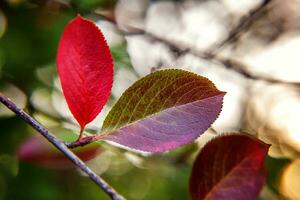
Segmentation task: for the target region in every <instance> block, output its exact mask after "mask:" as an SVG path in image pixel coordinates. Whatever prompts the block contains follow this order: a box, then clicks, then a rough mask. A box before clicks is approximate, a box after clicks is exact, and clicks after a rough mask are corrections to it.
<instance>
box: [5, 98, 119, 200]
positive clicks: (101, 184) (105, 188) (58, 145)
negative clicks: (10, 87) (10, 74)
mask: <svg viewBox="0 0 300 200" xmlns="http://www.w3.org/2000/svg"><path fill="white" fill-rule="evenodd" d="M0 102H1V103H2V104H4V105H5V106H6V107H7V108H9V109H10V110H11V111H13V112H14V113H15V114H16V115H17V116H18V117H20V118H22V119H23V120H24V121H25V122H26V123H27V124H29V125H30V126H32V127H33V128H34V129H35V130H37V131H38V132H39V133H40V134H41V135H43V136H44V137H45V138H46V139H47V140H48V141H49V142H50V143H52V144H53V145H54V146H55V147H56V148H57V149H58V150H60V151H61V152H62V153H63V154H64V155H65V156H66V157H67V158H68V159H70V160H71V161H72V162H73V163H74V164H75V165H76V166H77V167H78V168H80V169H81V170H82V171H83V172H84V173H86V174H87V175H88V176H89V177H90V179H91V180H92V181H94V182H95V183H96V184H97V185H98V186H99V187H100V188H101V189H102V190H103V191H104V192H105V193H106V194H107V195H108V196H110V198H111V199H113V200H124V199H125V198H124V197H122V196H121V195H120V194H118V193H117V192H116V191H115V190H114V189H113V188H112V187H111V186H110V185H109V184H108V183H106V182H105V181H104V180H103V179H102V178H100V177H99V176H98V175H97V174H96V173H95V172H93V171H92V170H91V169H90V168H89V167H88V166H86V164H85V163H84V162H83V161H82V160H80V158H78V157H77V156H76V155H75V154H74V153H73V152H72V151H71V150H70V149H68V147H67V146H66V145H65V144H64V143H63V142H62V141H60V140H59V139H58V138H57V137H56V136H55V135H53V134H52V133H50V132H49V131H48V130H47V129H46V128H45V127H43V126H42V125H41V124H40V123H39V122H37V121H36V120H35V119H33V118H32V117H31V116H29V115H28V114H27V113H26V112H24V111H23V110H22V109H20V108H18V107H17V105H16V104H15V103H13V102H12V101H11V100H10V99H8V98H7V97H5V96H3V95H2V94H1V93H0Z"/></svg>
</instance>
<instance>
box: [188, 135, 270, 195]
mask: <svg viewBox="0 0 300 200" xmlns="http://www.w3.org/2000/svg"><path fill="white" fill-rule="evenodd" d="M268 149H269V145H267V144H265V143H263V142H261V141H259V140H257V139H255V138H253V137H250V136H247V135H245V134H243V135H241V134H232V135H224V136H220V137H217V138H215V139H213V140H212V141H210V142H209V143H207V144H206V145H205V146H204V148H203V149H202V150H201V152H200V153H199V155H198V157H197V158H196V161H195V163H194V166H193V170H192V174H191V178H190V195H191V199H192V200H202V199H206V200H224V199H231V200H241V199H243V200H255V199H256V198H257V196H258V195H259V192H260V190H261V188H262V187H263V184H264V182H265V178H266V172H265V169H264V159H265V156H266V155H267V152H268Z"/></svg>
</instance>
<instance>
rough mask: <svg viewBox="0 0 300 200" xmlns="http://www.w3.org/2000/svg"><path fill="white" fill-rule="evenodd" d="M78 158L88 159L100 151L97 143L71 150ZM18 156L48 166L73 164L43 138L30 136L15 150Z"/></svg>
mask: <svg viewBox="0 0 300 200" xmlns="http://www.w3.org/2000/svg"><path fill="white" fill-rule="evenodd" d="M72 151H73V152H74V153H75V154H76V155H77V156H78V157H79V158H80V159H82V160H83V161H88V160H91V159H93V158H95V157H96V156H97V155H99V154H100V153H101V152H102V149H101V148H100V147H99V144H96V143H94V144H90V145H87V146H84V147H82V148H76V149H74V150H72ZM17 155H18V158H19V159H20V160H22V161H25V162H30V163H34V164H38V165H42V166H44V167H48V168H55V169H65V168H72V167H74V164H73V163H72V162H71V161H70V160H69V159H68V158H67V157H66V156H65V155H64V154H63V153H61V152H60V151H59V150H57V149H56V148H55V147H54V146H53V145H52V144H50V143H49V142H48V141H47V140H46V139H45V138H43V137H41V136H32V137H29V138H28V139H27V140H25V141H24V142H23V144H21V146H20V147H19V149H18V152H17Z"/></svg>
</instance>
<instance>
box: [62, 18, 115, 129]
mask: <svg viewBox="0 0 300 200" xmlns="http://www.w3.org/2000/svg"><path fill="white" fill-rule="evenodd" d="M56 63H57V69H58V74H59V78H60V81H61V85H62V89H63V93H64V96H65V98H66V101H67V103H68V106H69V108H70V110H71V112H72V114H73V116H74V117H75V118H76V120H77V121H78V123H79V124H80V127H81V130H83V129H84V127H85V125H86V124H88V123H89V122H91V121H92V120H93V119H94V118H95V117H96V116H97V115H98V114H99V112H100V111H101V110H102V108H103V106H104V105H105V104H106V102H107V100H108V98H109V96H110V92H111V88H112V81H113V61H112V57H111V54H110V51H109V47H108V45H107V43H106V41H105V39H104V36H103V34H102V33H101V31H100V30H99V28H98V27H97V26H96V25H95V24H94V23H93V22H92V21H89V20H87V19H84V18H82V17H81V16H79V15H78V16H77V17H76V18H75V19H74V20H72V21H71V22H70V23H69V24H68V25H67V26H66V28H65V30H64V32H63V34H62V37H61V39H60V42H59V47H58V52H57V60H56Z"/></svg>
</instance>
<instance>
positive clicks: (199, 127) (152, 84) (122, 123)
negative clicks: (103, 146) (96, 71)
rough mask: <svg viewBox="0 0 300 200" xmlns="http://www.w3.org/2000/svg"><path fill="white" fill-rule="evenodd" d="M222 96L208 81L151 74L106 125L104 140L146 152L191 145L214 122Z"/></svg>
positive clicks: (125, 95) (185, 75)
mask: <svg viewBox="0 0 300 200" xmlns="http://www.w3.org/2000/svg"><path fill="white" fill-rule="evenodd" d="M223 96H224V92H220V91H219V90H218V89H217V88H216V87H215V86H214V84H213V83H212V82H211V81H209V80H208V79H207V78H204V77H201V76H199V75H196V74H193V73H190V72H187V71H183V70H162V71H158V72H155V73H152V74H150V75H148V76H146V77H144V78H142V79H140V80H139V81H137V82H136V83H134V84H133V85H132V86H131V87H130V88H129V89H127V90H126V91H125V92H124V93H123V95H122V96H121V98H120V99H119V101H118V102H117V103H116V105H115V106H114V107H113V108H112V110H111V111H110V113H109V114H108V116H107V118H106V119H105V121H104V124H103V130H104V135H103V137H102V139H105V140H109V141H113V142H116V143H119V144H121V145H124V146H127V147H129V148H133V149H136V150H141V151H147V152H163V151H167V150H170V149H174V148H176V147H179V146H182V145H184V144H187V143H191V142H192V141H194V140H195V139H196V138H197V137H199V136H200V135H201V134H202V133H203V132H204V131H205V130H207V129H208V128H209V127H210V125H211V124H212V123H213V122H214V121H215V119H216V118H217V116H218V115H219V113H220V112H221V108H222V100H223Z"/></svg>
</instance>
